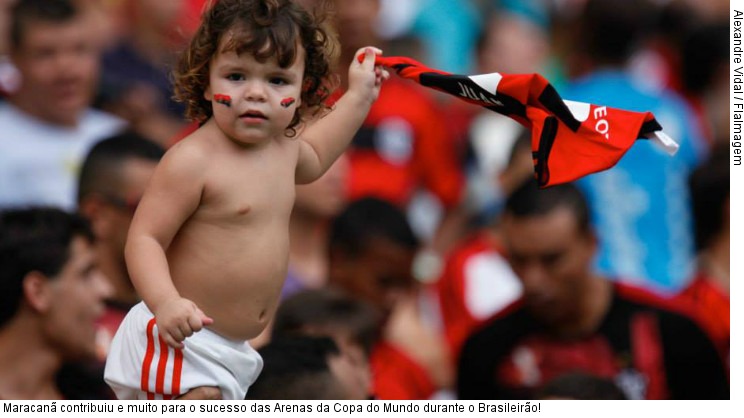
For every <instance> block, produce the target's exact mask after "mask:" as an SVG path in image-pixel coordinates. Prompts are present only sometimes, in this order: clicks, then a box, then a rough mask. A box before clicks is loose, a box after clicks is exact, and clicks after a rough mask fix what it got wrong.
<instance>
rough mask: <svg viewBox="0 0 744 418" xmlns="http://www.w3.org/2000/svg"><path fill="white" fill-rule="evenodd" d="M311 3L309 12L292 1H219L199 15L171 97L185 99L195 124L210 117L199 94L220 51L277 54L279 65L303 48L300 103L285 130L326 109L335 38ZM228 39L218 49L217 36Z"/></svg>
mask: <svg viewBox="0 0 744 418" xmlns="http://www.w3.org/2000/svg"><path fill="white" fill-rule="evenodd" d="M326 10H327V9H324V8H316V9H315V10H314V12H313V13H312V14H311V13H309V12H308V11H306V10H305V9H304V8H302V7H301V6H299V5H297V4H295V3H294V2H293V1H291V0H218V1H216V2H215V4H214V6H212V7H210V8H209V9H208V10H207V11H206V12H205V13H204V15H203V17H202V23H201V25H200V26H199V28H198V29H197V31H196V33H195V34H194V37H193V38H192V40H191V43H190V45H189V47H188V48H187V49H186V50H185V51H184V53H183V54H182V56H181V59H180V60H179V62H178V65H177V66H176V68H175V70H174V72H173V78H174V80H173V83H174V89H175V95H174V98H175V99H176V100H177V101H179V102H183V103H186V107H187V109H186V117H188V118H189V119H191V120H195V121H198V122H200V123H204V122H206V120H207V119H209V118H210V117H211V116H212V102H210V101H208V100H206V99H205V98H204V91H205V90H206V89H207V86H208V85H209V66H210V62H211V60H212V58H213V57H214V56H215V55H216V54H218V53H221V52H228V51H235V52H236V53H237V54H239V55H240V54H242V53H251V54H252V55H253V56H254V57H255V58H256V60H258V61H259V62H264V61H266V60H267V59H269V58H271V57H276V59H277V62H278V64H279V66H280V67H282V68H287V67H289V66H290V65H292V63H294V61H295V58H296V57H297V55H298V54H299V52H300V50H299V47H302V48H303V49H304V50H305V72H304V74H303V84H302V92H301V95H300V98H301V105H300V106H299V108H298V109H297V110H296V111H295V115H294V117H293V118H292V121H291V122H290V124H289V126H288V127H287V130H288V132H289V135H294V134H295V132H296V131H295V128H296V127H297V126H298V125H299V124H300V123H301V122H303V121H304V120H305V118H307V117H313V116H316V115H317V114H318V113H320V112H321V111H324V110H327V109H328V108H329V107H328V106H327V105H326V101H327V99H328V96H329V95H330V94H331V93H332V92H333V90H334V89H335V88H336V86H337V85H338V77H337V76H336V75H335V74H334V73H333V71H332V69H333V64H334V61H335V58H336V57H337V51H338V40H337V38H336V36H335V33H333V32H332V31H331V30H330V29H329V27H328V26H327V25H326V21H327V20H328V19H327V17H328V12H327V11H326ZM226 33H232V37H231V39H230V40H229V41H228V42H227V43H226V45H225V47H224V48H223V50H222V51H218V47H219V45H220V41H221V40H222V37H223V36H224V35H225V34H226Z"/></svg>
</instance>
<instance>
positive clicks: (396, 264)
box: [328, 197, 419, 311]
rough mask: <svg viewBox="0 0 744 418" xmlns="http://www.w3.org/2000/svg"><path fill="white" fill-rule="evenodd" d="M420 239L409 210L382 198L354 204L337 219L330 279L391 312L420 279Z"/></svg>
mask: <svg viewBox="0 0 744 418" xmlns="http://www.w3.org/2000/svg"><path fill="white" fill-rule="evenodd" d="M418 249H419V243H418V240H417V239H416V236H415V235H414V233H413V231H412V230H411V227H410V225H409V224H408V220H407V219H406V216H405V214H404V213H403V212H401V210H400V209H398V208H397V207H396V206H394V205H392V204H391V203H388V202H386V201H384V200H380V199H377V198H371V197H368V198H363V199H360V200H357V201H355V202H352V203H351V204H350V205H349V206H348V207H347V208H346V209H345V210H344V211H343V212H342V213H341V214H340V215H339V216H338V217H337V218H336V219H335V220H334V221H333V223H332V225H331V231H330V243H329V250H330V251H329V252H330V264H329V278H328V279H329V281H330V283H331V284H333V285H335V286H338V287H339V288H341V289H343V290H345V291H346V292H348V293H349V294H350V295H352V296H354V297H357V298H359V299H362V300H366V301H368V302H370V303H372V304H373V305H375V306H377V307H378V308H380V309H382V310H383V311H389V310H390V309H391V308H392V307H393V305H394V304H395V302H396V301H397V300H398V299H399V298H400V297H401V295H403V294H404V293H407V292H410V291H411V290H412V289H413V287H414V285H415V281H414V278H413V274H412V271H411V270H412V264H413V259H414V257H415V255H416V253H417V251H418Z"/></svg>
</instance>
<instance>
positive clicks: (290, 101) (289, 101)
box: [280, 97, 295, 107]
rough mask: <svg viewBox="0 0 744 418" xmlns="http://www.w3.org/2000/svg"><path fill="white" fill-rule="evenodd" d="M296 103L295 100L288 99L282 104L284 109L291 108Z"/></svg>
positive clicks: (283, 100)
mask: <svg viewBox="0 0 744 418" xmlns="http://www.w3.org/2000/svg"><path fill="white" fill-rule="evenodd" d="M294 103H295V99H293V98H292V97H287V98H286V99H282V101H281V102H280V104H281V105H282V107H290V106H292V105H293V104H294Z"/></svg>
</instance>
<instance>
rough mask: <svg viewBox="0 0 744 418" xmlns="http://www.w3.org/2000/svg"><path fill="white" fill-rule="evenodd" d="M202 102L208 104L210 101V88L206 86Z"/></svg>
mask: <svg viewBox="0 0 744 418" xmlns="http://www.w3.org/2000/svg"><path fill="white" fill-rule="evenodd" d="M204 100H206V101H208V102H211V101H212V86H207V88H206V89H204Z"/></svg>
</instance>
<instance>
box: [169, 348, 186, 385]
mask: <svg viewBox="0 0 744 418" xmlns="http://www.w3.org/2000/svg"><path fill="white" fill-rule="evenodd" d="M175 352H176V356H175V358H174V359H173V380H172V381H171V393H172V394H174V395H176V396H178V395H180V394H181V369H182V368H183V351H181V350H179V349H176V350H175Z"/></svg>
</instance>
